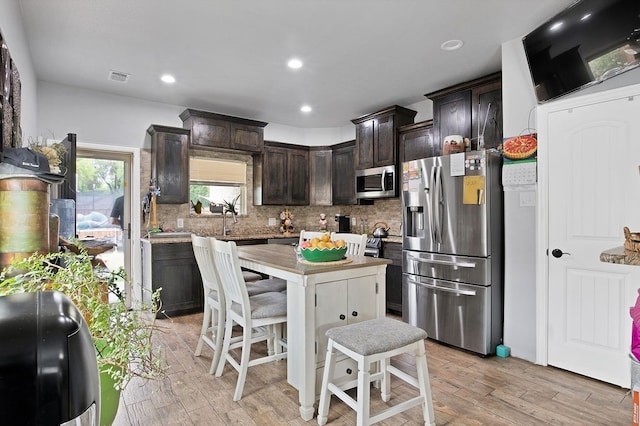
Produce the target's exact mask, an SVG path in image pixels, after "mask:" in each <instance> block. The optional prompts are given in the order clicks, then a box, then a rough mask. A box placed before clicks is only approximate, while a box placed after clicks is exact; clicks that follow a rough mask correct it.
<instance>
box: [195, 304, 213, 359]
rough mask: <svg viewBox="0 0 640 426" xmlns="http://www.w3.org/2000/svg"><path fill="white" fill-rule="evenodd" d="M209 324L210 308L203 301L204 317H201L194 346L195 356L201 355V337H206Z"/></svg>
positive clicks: (202, 342) (202, 341)
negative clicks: (198, 333) (196, 344)
mask: <svg viewBox="0 0 640 426" xmlns="http://www.w3.org/2000/svg"><path fill="white" fill-rule="evenodd" d="M210 322H211V307H210V306H209V304H208V303H207V302H206V301H205V302H204V316H203V317H202V327H201V328H200V338H199V339H198V346H196V351H195V353H194V355H195V356H200V354H201V353H202V345H203V344H204V340H202V336H206V334H207V331H208V330H209V327H211V325H210Z"/></svg>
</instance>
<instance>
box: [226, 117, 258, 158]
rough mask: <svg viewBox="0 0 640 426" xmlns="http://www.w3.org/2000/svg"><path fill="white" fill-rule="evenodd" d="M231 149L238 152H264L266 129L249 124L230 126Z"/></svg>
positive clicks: (233, 124)
mask: <svg viewBox="0 0 640 426" xmlns="http://www.w3.org/2000/svg"><path fill="white" fill-rule="evenodd" d="M229 127H230V135H231V137H230V140H229V148H231V149H236V150H238V151H249V152H262V149H263V148H264V128H262V127H260V126H255V125H254V126H251V125H247V124H240V123H231V124H230V126H229Z"/></svg>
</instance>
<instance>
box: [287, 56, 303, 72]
mask: <svg viewBox="0 0 640 426" xmlns="http://www.w3.org/2000/svg"><path fill="white" fill-rule="evenodd" d="M287 66H288V67H289V68H292V69H294V70H296V69H298V68H301V67H302V61H301V60H300V59H296V58H294V59H290V60H289V62H287Z"/></svg>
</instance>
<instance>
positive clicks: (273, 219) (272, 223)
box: [269, 217, 276, 226]
mask: <svg viewBox="0 0 640 426" xmlns="http://www.w3.org/2000/svg"><path fill="white" fill-rule="evenodd" d="M269 226H276V218H275V217H270V218H269Z"/></svg>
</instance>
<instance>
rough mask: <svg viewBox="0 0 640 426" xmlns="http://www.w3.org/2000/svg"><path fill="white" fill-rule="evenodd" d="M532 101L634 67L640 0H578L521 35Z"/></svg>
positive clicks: (638, 61) (639, 60)
mask: <svg viewBox="0 0 640 426" xmlns="http://www.w3.org/2000/svg"><path fill="white" fill-rule="evenodd" d="M522 41H523V44H524V51H525V54H526V57H527V61H528V62H529V69H530V71H531V77H532V79H533V84H534V86H535V91H536V96H537V98H538V102H540V103H542V102H546V101H548V100H550V99H554V98H557V97H558V96H562V95H564V94H567V93H569V92H573V91H575V90H578V89H581V88H584V87H586V86H590V85H593V84H597V83H599V82H602V81H604V80H606V79H608V78H611V77H614V76H616V75H619V74H621V73H623V72H625V71H628V70H630V69H633V68H636V67H638V65H640V0H581V1H578V2H576V3H574V4H573V5H572V6H570V7H569V8H567V9H565V10H564V11H562V12H561V13H559V14H558V15H556V16H554V17H553V18H552V19H550V20H549V21H547V22H546V23H544V24H543V25H541V26H540V27H538V28H536V29H535V30H534V31H532V32H531V33H530V34H528V35H527V36H525V37H524V38H523V40H522Z"/></svg>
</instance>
